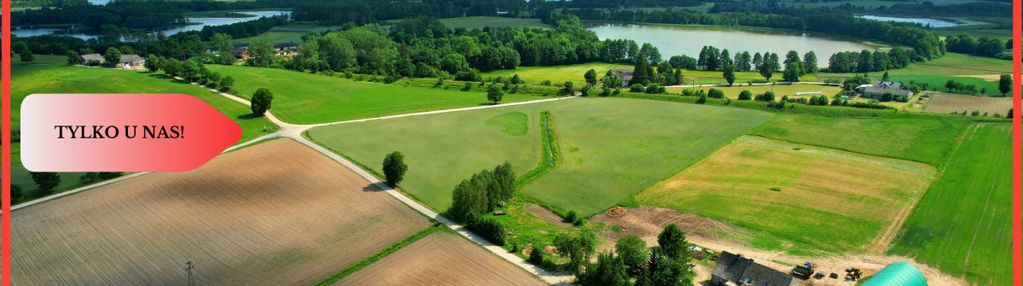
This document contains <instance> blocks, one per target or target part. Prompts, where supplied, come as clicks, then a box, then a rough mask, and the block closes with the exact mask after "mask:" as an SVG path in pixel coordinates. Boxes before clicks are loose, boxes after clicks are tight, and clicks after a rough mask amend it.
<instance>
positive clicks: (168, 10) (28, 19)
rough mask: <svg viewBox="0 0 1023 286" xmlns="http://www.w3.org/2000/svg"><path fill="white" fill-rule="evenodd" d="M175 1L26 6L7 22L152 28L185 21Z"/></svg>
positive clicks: (95, 28) (12, 23) (92, 27)
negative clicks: (52, 6)
mask: <svg viewBox="0 0 1023 286" xmlns="http://www.w3.org/2000/svg"><path fill="white" fill-rule="evenodd" d="M185 11H186V10H185V9H182V8H181V7H180V6H179V5H177V4H172V3H166V2H122V1H114V2H111V3H110V4H108V5H103V6H98V5H78V6H72V7H61V8H42V9H27V10H22V11H16V12H12V13H11V25H13V26H36V25H81V28H83V29H85V30H87V31H100V29H101V28H102V27H103V26H115V27H117V28H122V29H156V28H161V27H168V26H174V25H183V24H186V23H187V22H186V21H185V17H184V16H182V14H183V13H184V12H185Z"/></svg>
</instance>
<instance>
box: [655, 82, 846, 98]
mask: <svg viewBox="0 0 1023 286" xmlns="http://www.w3.org/2000/svg"><path fill="white" fill-rule="evenodd" d="M711 88H713V89H717V90H721V91H723V92H724V93H725V97H727V98H731V99H733V100H735V99H738V98H739V93H741V92H742V91H743V90H748V91H749V92H750V93H752V94H753V95H754V96H756V95H757V94H761V93H764V92H767V91H771V92H774V95H775V97H776V98H778V99H781V97H782V96H788V97H793V98H794V97H811V96H816V95H824V96H827V97H828V98H831V96H833V95H835V94H838V92H840V91H842V88H841V87H837V86H827V85H811V84H794V85H756V86H739V85H736V86H731V87H697V88H692V87H685V88H683V87H671V88H668V89H667V91H668V93H672V94H679V93H681V92H682V90H683V89H692V90H703V91H707V90H710V89H711ZM802 92H819V93H820V94H803V95H798V94H799V93H802Z"/></svg>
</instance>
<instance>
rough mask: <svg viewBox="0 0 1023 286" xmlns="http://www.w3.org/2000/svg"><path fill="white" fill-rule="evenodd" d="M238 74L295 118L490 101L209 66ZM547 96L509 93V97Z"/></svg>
mask: <svg viewBox="0 0 1023 286" xmlns="http://www.w3.org/2000/svg"><path fill="white" fill-rule="evenodd" d="M207 68H209V69H210V70H211V71H215V72H219V73H220V74H222V75H225V76H231V77H233V78H234V79H235V87H234V89H235V91H234V92H233V93H234V94H237V95H239V96H241V97H244V98H249V97H251V96H252V94H253V93H254V92H255V91H256V89H258V88H261V87H266V88H268V89H270V91H271V92H273V94H274V101H273V107H272V109H273V113H274V115H275V116H277V118H280V119H281V120H284V121H286V122H289V123H301V124H310V123H323V122H332V121H342V120H349V119H358V118H367V117H376V116H384V115H392V114H401V113H410V112H419V111H429V110H436V109H445V108H457V107H469V106H478V105H483V104H488V103H487V99H486V94H484V93H482V92H476V91H471V92H462V91H458V90H456V89H450V90H445V89H439V88H438V89H431V88H420V87H405V86H402V85H400V84H383V83H372V82H361V81H355V80H350V79H345V78H342V77H339V76H327V75H322V74H310V73H302V72H296V71H290V70H283V69H271V68H256V67H245V66H221V65H209V66H207ZM533 99H541V98H539V97H534V96H525V95H519V94H505V95H504V102H516V101H525V100H533Z"/></svg>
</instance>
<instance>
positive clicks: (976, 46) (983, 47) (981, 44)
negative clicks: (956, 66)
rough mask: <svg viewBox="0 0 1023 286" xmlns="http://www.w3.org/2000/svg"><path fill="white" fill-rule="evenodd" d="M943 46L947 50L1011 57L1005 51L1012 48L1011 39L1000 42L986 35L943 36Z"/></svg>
mask: <svg viewBox="0 0 1023 286" xmlns="http://www.w3.org/2000/svg"><path fill="white" fill-rule="evenodd" d="M945 46H946V47H947V50H948V51H949V52H956V53H964V54H971V55H978V56H986V57H1001V58H1006V57H1007V58H1010V59H1011V54H1006V53H1005V52H1007V51H1011V50H1012V39H1009V40H1007V41H1005V42H1002V41H1001V40H998V39H995V38H991V37H987V36H982V37H980V38H976V37H973V36H970V35H955V36H951V37H947V38H945Z"/></svg>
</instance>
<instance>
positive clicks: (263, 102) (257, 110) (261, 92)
mask: <svg viewBox="0 0 1023 286" xmlns="http://www.w3.org/2000/svg"><path fill="white" fill-rule="evenodd" d="M273 100H274V95H273V93H271V92H270V90H269V89H266V88H265V87H261V88H259V89H257V90H256V93H255V94H253V95H252V103H251V104H250V105H249V107H250V108H251V109H252V114H253V115H256V116H263V114H264V113H266V111H267V110H270V103H271V102H273Z"/></svg>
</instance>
